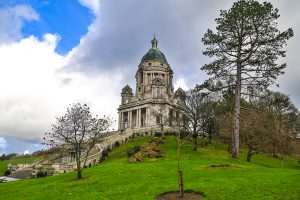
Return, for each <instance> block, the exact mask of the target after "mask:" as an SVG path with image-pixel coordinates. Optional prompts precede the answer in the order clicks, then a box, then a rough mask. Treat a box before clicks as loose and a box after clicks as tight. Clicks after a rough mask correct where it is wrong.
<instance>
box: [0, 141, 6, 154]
mask: <svg viewBox="0 0 300 200" xmlns="http://www.w3.org/2000/svg"><path fill="white" fill-rule="evenodd" d="M6 147H7V142H6V140H5V138H3V137H0V155H2V154H3V153H4V152H5V149H6Z"/></svg>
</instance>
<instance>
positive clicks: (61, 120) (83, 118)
mask: <svg viewBox="0 0 300 200" xmlns="http://www.w3.org/2000/svg"><path fill="white" fill-rule="evenodd" d="M111 124H112V120H111V119H110V118H109V117H107V116H104V117H102V118H98V116H96V117H93V116H92V114H91V112H90V108H89V107H88V106H87V105H86V104H84V105H81V104H80V103H77V104H73V105H71V107H69V108H67V112H66V114H65V115H64V116H61V117H56V123H55V124H52V131H51V132H50V133H45V136H44V140H45V144H48V145H50V146H57V147H61V148H62V147H63V146H68V147H70V148H73V149H74V151H75V161H76V166H77V178H78V179H81V178H82V170H83V167H84V166H85V165H86V162H87V158H88V155H89V153H90V151H91V149H92V148H93V147H94V146H95V144H96V143H98V142H100V141H101V139H102V138H103V135H104V134H103V133H104V132H108V131H109V128H110V127H111Z"/></svg>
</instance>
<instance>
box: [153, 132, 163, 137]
mask: <svg viewBox="0 0 300 200" xmlns="http://www.w3.org/2000/svg"><path fill="white" fill-rule="evenodd" d="M161 136H162V134H161V132H155V134H154V137H161Z"/></svg>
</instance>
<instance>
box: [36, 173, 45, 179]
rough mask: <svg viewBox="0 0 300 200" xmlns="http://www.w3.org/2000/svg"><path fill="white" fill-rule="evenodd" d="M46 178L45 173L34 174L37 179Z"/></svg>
mask: <svg viewBox="0 0 300 200" xmlns="http://www.w3.org/2000/svg"><path fill="white" fill-rule="evenodd" d="M46 176H47V172H38V173H37V174H36V177H37V178H43V177H46Z"/></svg>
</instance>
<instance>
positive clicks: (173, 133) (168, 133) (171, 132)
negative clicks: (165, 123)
mask: <svg viewBox="0 0 300 200" xmlns="http://www.w3.org/2000/svg"><path fill="white" fill-rule="evenodd" d="M165 136H176V132H175V131H166V132H165Z"/></svg>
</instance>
